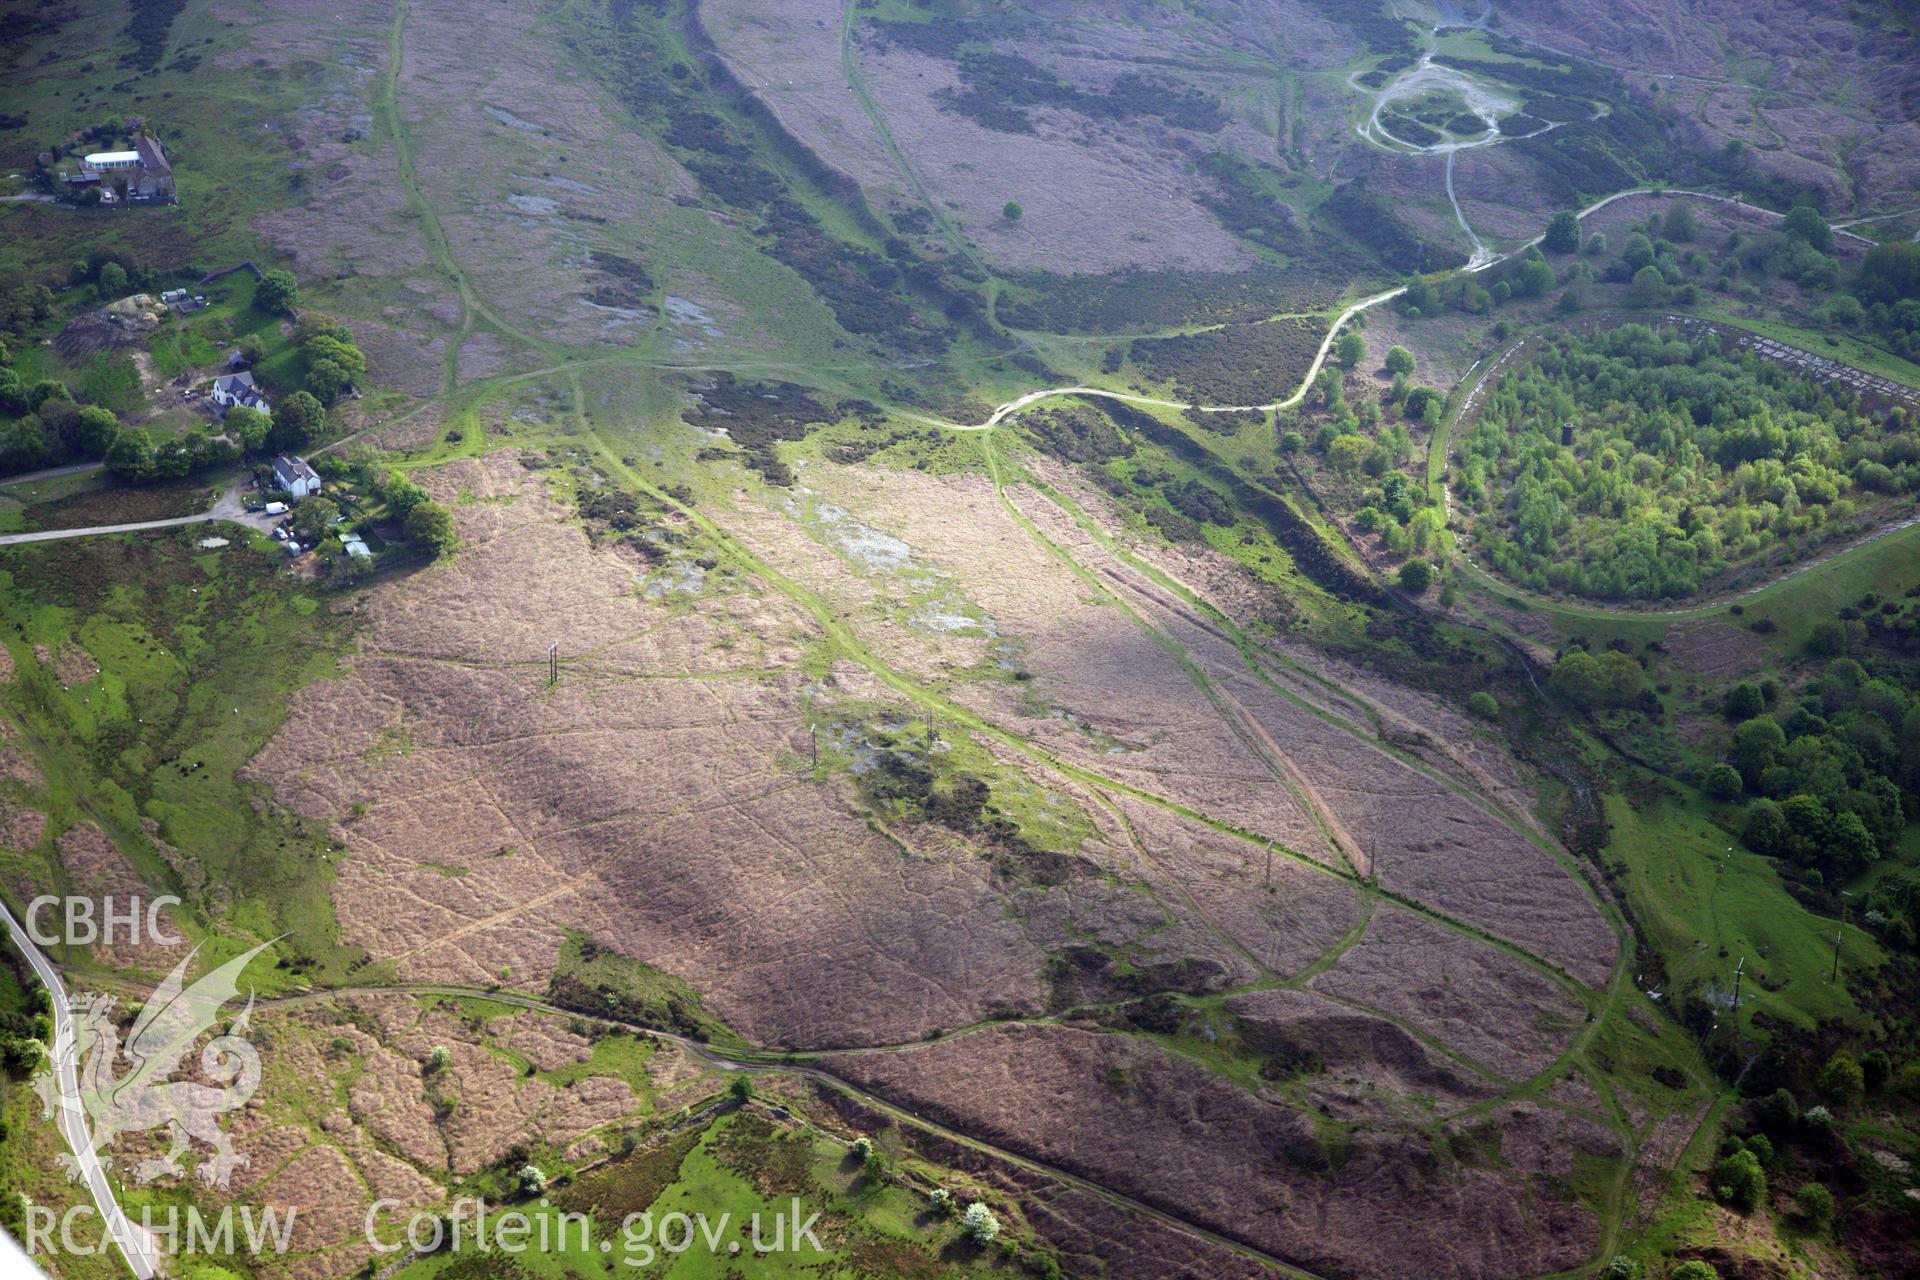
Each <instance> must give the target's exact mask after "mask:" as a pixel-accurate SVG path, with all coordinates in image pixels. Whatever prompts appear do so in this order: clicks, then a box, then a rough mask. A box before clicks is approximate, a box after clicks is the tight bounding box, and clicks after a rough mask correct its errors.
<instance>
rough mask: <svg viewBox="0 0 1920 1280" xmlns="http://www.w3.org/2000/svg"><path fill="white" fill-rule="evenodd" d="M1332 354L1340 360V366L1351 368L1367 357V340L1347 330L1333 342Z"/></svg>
mask: <svg viewBox="0 0 1920 1280" xmlns="http://www.w3.org/2000/svg"><path fill="white" fill-rule="evenodd" d="M1333 356H1334V359H1336V360H1338V361H1339V362H1340V366H1341V368H1343V369H1351V368H1353V367H1354V366H1355V365H1357V364H1359V363H1360V362H1361V361H1362V360H1365V359H1366V358H1367V340H1366V339H1365V338H1363V337H1361V336H1360V335H1359V334H1357V333H1354V332H1353V331H1352V330H1348V331H1347V332H1346V333H1343V334H1341V335H1340V338H1339V340H1338V341H1337V342H1335V343H1334V344H1333Z"/></svg>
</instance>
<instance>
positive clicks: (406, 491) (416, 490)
mask: <svg viewBox="0 0 1920 1280" xmlns="http://www.w3.org/2000/svg"><path fill="white" fill-rule="evenodd" d="M380 498H381V500H382V501H383V502H385V503H386V504H387V510H388V511H389V512H391V513H392V514H393V516H394V518H395V519H398V520H405V519H406V518H407V517H408V516H410V515H412V514H413V509H414V508H415V507H417V506H419V505H420V504H421V503H423V502H425V501H427V491H426V490H425V489H422V488H421V487H420V486H419V485H417V484H415V483H414V482H413V481H411V480H409V479H407V478H406V477H405V476H403V475H400V474H399V473H397V472H392V471H389V472H388V473H387V475H386V477H385V479H383V480H382V481H381V483H380Z"/></svg>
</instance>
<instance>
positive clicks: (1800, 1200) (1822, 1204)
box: [1793, 1182, 1833, 1231]
mask: <svg viewBox="0 0 1920 1280" xmlns="http://www.w3.org/2000/svg"><path fill="white" fill-rule="evenodd" d="M1793 1211H1794V1215H1795V1216H1796V1217H1798V1218H1799V1219H1800V1221H1802V1222H1804V1223H1806V1224H1807V1226H1809V1227H1811V1228H1813V1229H1814V1230H1815V1231H1819V1230H1821V1229H1822V1228H1824V1227H1825V1226H1826V1225H1827V1224H1828V1223H1829V1222H1832V1221H1833V1192H1831V1191H1829V1190H1827V1189H1826V1188H1825V1187H1823V1186H1821V1185H1820V1184H1819V1183H1817V1182H1809V1183H1808V1184H1807V1185H1806V1186H1804V1187H1802V1188H1800V1190H1799V1191H1798V1192H1796V1193H1795V1195H1794V1197H1793Z"/></svg>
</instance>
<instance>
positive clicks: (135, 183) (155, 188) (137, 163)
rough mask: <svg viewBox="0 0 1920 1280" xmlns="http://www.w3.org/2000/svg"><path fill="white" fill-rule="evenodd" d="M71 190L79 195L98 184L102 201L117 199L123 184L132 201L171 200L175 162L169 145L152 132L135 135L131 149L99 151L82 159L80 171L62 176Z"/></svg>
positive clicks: (172, 196) (128, 197)
mask: <svg viewBox="0 0 1920 1280" xmlns="http://www.w3.org/2000/svg"><path fill="white" fill-rule="evenodd" d="M61 177H62V179H63V180H64V181H65V182H66V184H67V189H68V191H70V192H72V193H74V194H78V193H79V192H80V191H82V190H84V189H85V188H87V187H99V188H100V196H101V198H102V199H103V200H112V199H116V198H117V192H118V191H119V189H120V188H121V187H122V186H123V185H124V187H125V190H126V195H127V199H129V200H157V201H161V202H166V201H170V200H172V199H173V198H174V193H173V164H172V162H171V161H169V160H168V159H167V152H166V148H164V147H162V146H161V145H160V139H158V138H156V137H154V136H153V135H152V134H151V133H147V132H144V131H143V132H141V133H140V134H139V135H138V136H137V137H135V138H134V142H133V150H131V151H96V152H94V153H93V154H92V155H89V156H86V157H84V158H83V159H82V160H81V161H80V171H79V172H78V173H67V174H62V175H61Z"/></svg>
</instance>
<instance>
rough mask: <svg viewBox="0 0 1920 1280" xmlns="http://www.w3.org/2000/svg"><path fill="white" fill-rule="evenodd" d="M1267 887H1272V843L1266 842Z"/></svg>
mask: <svg viewBox="0 0 1920 1280" xmlns="http://www.w3.org/2000/svg"><path fill="white" fill-rule="evenodd" d="M1267 887H1268V888H1272V887H1273V841H1271V840H1269V841H1267Z"/></svg>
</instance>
